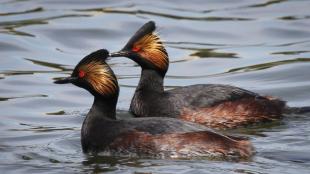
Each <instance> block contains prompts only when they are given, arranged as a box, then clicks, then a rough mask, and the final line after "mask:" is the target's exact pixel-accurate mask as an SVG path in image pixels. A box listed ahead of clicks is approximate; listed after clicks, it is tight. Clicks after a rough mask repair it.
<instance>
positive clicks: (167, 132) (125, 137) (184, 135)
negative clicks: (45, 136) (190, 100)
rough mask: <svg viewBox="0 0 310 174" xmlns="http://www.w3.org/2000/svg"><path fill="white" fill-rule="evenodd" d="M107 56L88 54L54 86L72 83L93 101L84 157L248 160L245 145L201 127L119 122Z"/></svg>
mask: <svg viewBox="0 0 310 174" xmlns="http://www.w3.org/2000/svg"><path fill="white" fill-rule="evenodd" d="M108 54H109V53H108V51H106V50H104V49H102V50H98V51H95V52H93V53H91V54H89V55H88V56H86V57H85V58H83V59H82V60H81V61H80V63H79V64H78V65H77V66H76V67H75V69H74V70H73V72H72V75H71V76H70V77H67V78H63V79H60V80H56V81H55V83H57V84H64V83H72V84H74V85H76V86H79V87H81V88H84V89H86V90H87V91H89V92H90V93H91V94H92V95H93V96H94V103H93V105H92V107H91V109H90V111H89V113H88V114H87V116H86V118H85V120H84V122H83V126H82V130H81V143H82V148H83V151H84V152H103V153H104V154H109V155H118V156H138V157H141V156H142V157H155V158H192V157H215V158H220V159H240V158H248V157H250V156H251V155H252V153H253V152H252V150H253V148H252V145H251V143H250V142H249V141H247V140H242V139H238V138H232V137H227V136H224V135H221V134H218V133H215V132H213V131H211V130H209V129H208V128H207V127H205V126H202V125H199V124H195V123H190V122H186V121H182V120H178V119H174V118H164V117H163V118H161V117H157V118H132V119H126V120H117V119H116V116H115V110H116V103H117V99H118V94H119V86H118V83H117V79H116V77H115V75H114V73H113V71H112V70H111V69H110V67H109V66H108V65H107V64H106V62H105V59H106V58H107V57H108Z"/></svg>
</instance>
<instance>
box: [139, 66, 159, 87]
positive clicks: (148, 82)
mask: <svg viewBox="0 0 310 174" xmlns="http://www.w3.org/2000/svg"><path fill="white" fill-rule="evenodd" d="M137 90H143V91H152V92H164V77H163V76H162V75H160V74H159V73H158V72H157V71H156V70H152V69H142V73H141V78H140V82H139V84H138V87H137Z"/></svg>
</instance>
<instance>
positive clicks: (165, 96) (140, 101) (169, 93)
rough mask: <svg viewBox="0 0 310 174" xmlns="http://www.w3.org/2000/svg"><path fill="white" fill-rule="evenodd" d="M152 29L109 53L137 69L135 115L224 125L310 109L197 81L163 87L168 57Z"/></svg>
mask: <svg viewBox="0 0 310 174" xmlns="http://www.w3.org/2000/svg"><path fill="white" fill-rule="evenodd" d="M155 28H156V27H155V23H154V22H152V21H150V22H148V23H146V24H145V25H143V26H142V27H141V28H140V29H139V30H138V31H137V32H136V33H135V35H134V36H133V37H132V38H131V39H130V40H129V41H128V43H127V44H126V45H125V47H124V48H123V49H122V50H121V51H118V52H115V53H112V54H111V56H112V57H128V58H130V59H131V60H133V61H135V62H136V63H138V64H139V65H140V66H141V67H142V73H141V78H140V82H139V84H138V86H137V88H136V91H135V94H134V96H133V98H132V101H131V105H130V111H131V112H132V113H133V114H134V115H136V116H137V117H156V116H165V117H173V118H178V119H183V120H187V121H191V122H195V123H199V124H203V125H206V126H209V127H212V128H216V129H227V128H235V127H239V126H245V125H249V124H253V123H260V122H265V121H270V120H274V119H278V118H281V117H282V115H283V113H284V112H289V111H296V112H298V111H303V110H308V111H309V107H305V108H303V109H302V108H288V107H286V104H285V102H284V101H282V100H279V99H277V98H274V97H269V96H261V95H259V94H256V93H254V92H251V91H248V90H245V89H241V88H238V87H234V86H229V85H220V84H198V85H191V86H186V87H178V88H175V89H172V90H166V91H165V90H164V87H163V79H164V77H165V74H166V72H167V70H168V66H169V59H168V54H167V52H166V49H165V48H164V45H163V44H162V42H161V40H160V38H159V36H158V35H156V34H155V33H154V30H155Z"/></svg>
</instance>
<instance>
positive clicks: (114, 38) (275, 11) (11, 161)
mask: <svg viewBox="0 0 310 174" xmlns="http://www.w3.org/2000/svg"><path fill="white" fill-rule="evenodd" d="M0 4H1V5H0V112H1V114H0V116H1V119H0V173H6V174H9V173H14V174H16V173H92V172H93V173H101V172H111V173H136V174H138V173H139V174H140V173H188V174H192V173H210V174H214V173H223V174H224V173H225V174H226V173H246V174H252V173H255V174H258V173H260V174H261V173H274V174H275V173H276V174H284V173H298V174H300V173H310V114H306V115H289V116H287V117H286V118H285V119H284V120H282V121H277V122H274V123H270V124H265V125H262V126H259V127H258V126H256V127H250V128H246V129H238V130H234V131H233V132H235V133H238V134H241V135H244V136H248V137H250V139H251V141H252V142H253V144H254V146H255V147H256V150H257V154H256V155H255V156H254V157H253V159H251V160H249V161H244V162H225V161H208V160H150V159H132V158H113V157H95V156H92V155H87V154H83V153H82V151H81V145H80V127H81V124H82V121H83V119H84V117H85V114H86V113H87V111H88V109H89V108H90V105H91V103H92V99H93V98H92V96H91V95H90V94H88V93H87V92H86V91H85V90H83V89H81V88H77V87H75V86H73V85H56V84H53V79H54V78H56V77H63V76H66V75H68V74H70V73H71V70H72V68H74V66H75V65H76V64H77V62H79V60H80V59H81V58H83V57H84V56H85V55H87V54H88V53H90V52H92V51H95V50H97V49H100V48H106V49H108V50H110V51H117V50H119V49H120V48H122V47H123V45H124V44H125V43H126V41H127V40H128V39H129V37H131V35H132V34H133V33H134V32H135V31H136V30H137V29H138V28H139V27H140V26H141V25H143V24H144V23H145V22H147V21H149V20H154V21H155V22H156V23H157V25H158V32H159V33H160V35H161V38H162V39H163V40H164V41H165V45H166V47H167V50H168V52H169V55H170V61H171V64H170V69H169V71H168V75H167V78H166V81H165V85H166V87H167V88H173V87H175V86H185V85H190V84H197V83H222V84H231V85H235V86H239V87H243V88H246V89H249V90H252V91H255V92H259V93H261V94H265V95H273V96H278V97H280V98H282V99H284V100H286V101H288V104H289V105H290V106H307V105H310V10H309V9H310V1H309V0H234V1H232V0H208V1H205V0H196V1H188V0H181V1H174V0H170V1H164V0H162V1H158V0H153V1H143V0H141V1H121V0H119V1H115V0H106V1H99V0H90V1H83V0H66V1H63V0H45V1H43V0H42V1H41V0H2V1H1V2H0ZM109 64H110V65H111V66H112V68H113V70H114V71H115V72H116V74H117V76H118V78H119V82H120V85H121V94H120V99H119V103H118V106H117V108H118V116H119V117H129V115H128V114H127V113H126V112H127V110H128V107H129V103H130V100H131V97H132V95H133V92H134V89H135V87H136V85H137V82H138V80H139V76H140V68H139V67H137V66H136V64H135V63H133V62H132V61H130V60H128V59H124V58H116V59H112V60H110V61H109ZM230 132H232V131H230Z"/></svg>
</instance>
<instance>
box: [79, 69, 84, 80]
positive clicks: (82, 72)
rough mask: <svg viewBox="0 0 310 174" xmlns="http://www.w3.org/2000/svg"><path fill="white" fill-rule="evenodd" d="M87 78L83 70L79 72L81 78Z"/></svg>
mask: <svg viewBox="0 0 310 174" xmlns="http://www.w3.org/2000/svg"><path fill="white" fill-rule="evenodd" d="M84 76H85V72H84V71H83V70H80V71H79V77H80V78H83V77H84Z"/></svg>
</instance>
